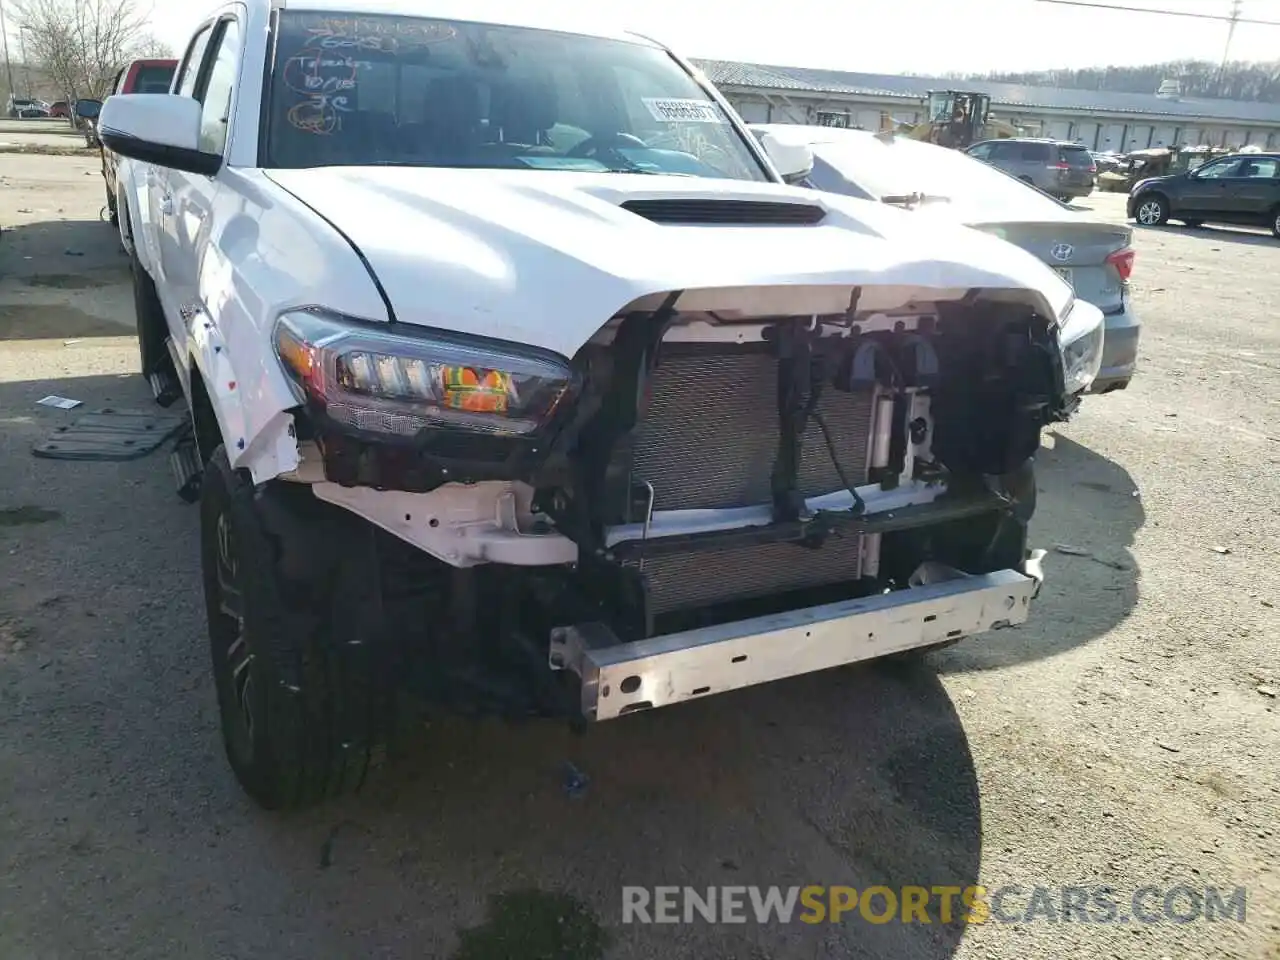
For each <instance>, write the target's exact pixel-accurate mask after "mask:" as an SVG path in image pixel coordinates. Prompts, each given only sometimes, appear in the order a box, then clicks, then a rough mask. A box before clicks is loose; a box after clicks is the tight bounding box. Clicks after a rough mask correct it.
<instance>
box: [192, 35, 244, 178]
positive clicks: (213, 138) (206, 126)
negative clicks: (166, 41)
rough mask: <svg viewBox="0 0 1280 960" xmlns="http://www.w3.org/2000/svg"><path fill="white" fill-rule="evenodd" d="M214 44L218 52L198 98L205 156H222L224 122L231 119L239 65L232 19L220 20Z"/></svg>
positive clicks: (238, 42)
mask: <svg viewBox="0 0 1280 960" xmlns="http://www.w3.org/2000/svg"><path fill="white" fill-rule="evenodd" d="M217 44H218V45H217V53H216V54H215V55H214V59H213V64H212V66H210V68H209V71H208V77H207V78H206V79H205V81H204V89H203V90H202V91H201V93H200V96H199V100H200V103H201V110H200V149H201V151H203V152H204V153H216V154H221V153H222V151H223V148H224V147H225V146H226V145H227V122H228V120H229V119H230V117H231V100H232V94H233V93H234V92H235V82H236V73H237V68H238V66H239V63H240V25H239V23H237V22H236V21H235V20H224V21H222V24H221V26H220V28H219V37H218V41H217Z"/></svg>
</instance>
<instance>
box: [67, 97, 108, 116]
mask: <svg viewBox="0 0 1280 960" xmlns="http://www.w3.org/2000/svg"><path fill="white" fill-rule="evenodd" d="M71 112H72V114H74V115H75V118H76V119H77V120H97V119H98V114H99V113H101V112H102V101H101V100H90V99H83V100H77V101H76V102H75V104H74V105H73V106H72V108H71Z"/></svg>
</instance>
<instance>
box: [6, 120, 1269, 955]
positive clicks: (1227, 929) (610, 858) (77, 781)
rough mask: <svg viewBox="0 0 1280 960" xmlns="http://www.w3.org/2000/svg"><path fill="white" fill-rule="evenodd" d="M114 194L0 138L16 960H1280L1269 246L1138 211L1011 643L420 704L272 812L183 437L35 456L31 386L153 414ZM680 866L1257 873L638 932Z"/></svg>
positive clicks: (823, 875) (1138, 876)
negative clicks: (169, 462) (217, 652)
mask: <svg viewBox="0 0 1280 960" xmlns="http://www.w3.org/2000/svg"><path fill="white" fill-rule="evenodd" d="M0 139H3V137H0ZM101 203H102V186H101V180H100V178H99V177H97V176H96V167H95V164H94V163H93V162H92V161H91V160H85V159H78V158H61V157H59V158H52V157H29V156H16V155H0V226H2V227H3V233H2V234H0V424H3V428H2V429H0V584H2V585H3V586H2V587H0V809H3V811H4V815H3V816H0V957H4V958H10V957H12V958H15V960H18V958H21V960H27V958H31V960H37V958H41V960H43V958H50V960H53V958H69V957H82V956H83V957H89V956H92V957H98V958H108V957H129V958H151V957H155V958H171V957H175V956H184V957H202V958H203V957H208V958H230V957H273V958H308V960H326V958H347V957H375V956H376V957H394V958H399V957H406V958H409V957H413V958H419V957H440V958H454V960H499V958H523V957H535V956H544V957H548V958H553V960H555V958H565V960H595V958H600V957H607V958H609V960H615V958H616V960H624V958H625V960H631V958H650V957H679V958H684V957H690V958H699V960H711V958H719V957H722V958H733V960H748V958H752V960H758V958H777V960H790V958H820V957H821V958H828V957H829V958H837V957H840V958H844V957H854V958H861V957H867V958H870V957H875V958H881V957H883V958H894V960H897V958H902V960H909V958H920V960H943V958H952V957H955V958H960V960H977V958H1002V960H1005V958H1007V960H1024V958H1029V957H1036V958H1062V960H1066V958H1074V957H1080V956H1084V957H1099V958H1101V957H1115V958H1133V960H1160V958H1162V957H1168V958H1171V960H1172V958H1248V960H1261V958H1272V960H1274V958H1278V957H1280V909H1278V908H1280V874H1278V873H1277V864H1278V863H1280V762H1277V760H1278V758H1280V717H1278V716H1277V699H1276V691H1277V688H1278V687H1280V666H1278V665H1277V657H1276V651H1277V649H1278V648H1277V635H1278V634H1280V618H1278V617H1277V610H1276V605H1277V604H1280V521H1278V520H1277V505H1278V504H1280V469H1277V467H1278V465H1280V427H1277V419H1278V418H1280V326H1278V325H1277V323H1276V313H1275V311H1276V305H1277V304H1280V243H1277V242H1276V241H1273V240H1271V239H1270V238H1268V237H1264V236H1262V235H1261V234H1252V233H1246V232H1240V231H1232V230H1225V229H1221V230H1217V229H1203V230H1196V231H1192V230H1189V229H1185V228H1178V227H1171V228H1168V229H1159V230H1140V231H1138V233H1137V236H1136V241H1135V245H1136V247H1137V251H1138V254H1137V266H1136V271H1135V274H1134V287H1135V291H1136V302H1137V306H1138V309H1139V310H1140V312H1141V316H1142V318H1143V321H1144V323H1145V324H1146V327H1145V329H1144V334H1143V336H1144V339H1143V347H1142V351H1141V364H1142V367H1141V371H1140V374H1139V376H1138V377H1137V379H1136V380H1135V382H1134V384H1133V386H1132V387H1131V388H1130V389H1129V390H1128V391H1126V392H1123V393H1118V394H1112V395H1108V396H1105V397H1096V398H1090V399H1089V400H1088V401H1087V402H1086V404H1085V407H1084V409H1083V410H1082V412H1081V413H1080V415H1079V416H1078V417H1077V418H1076V419H1075V420H1074V421H1073V422H1072V423H1071V424H1069V425H1066V426H1064V427H1062V428H1061V429H1056V430H1054V431H1052V433H1051V434H1050V435H1049V437H1048V440H1047V442H1046V449H1045V450H1044V452H1043V456H1042V458H1041V463H1040V466H1039V483H1040V487H1041V492H1040V513H1039V514H1038V516H1037V519H1036V522H1035V525H1034V533H1035V538H1036V540H1037V541H1038V542H1039V544H1040V545H1042V546H1045V547H1047V548H1049V549H1050V551H1051V552H1050V554H1049V557H1048V560H1047V572H1048V578H1049V579H1048V584H1047V586H1046V590H1045V593H1044V595H1043V597H1042V599H1041V600H1040V602H1039V605H1038V607H1037V609H1036V610H1035V611H1034V616H1033V621H1032V623H1030V624H1029V625H1027V626H1025V627H1023V628H1021V629H1018V630H1013V631H1003V632H1000V633H996V634H993V635H991V636H990V637H984V638H979V639H975V640H971V641H967V642H965V643H963V644H961V645H960V646H958V647H955V648H953V649H951V650H948V651H945V652H943V653H940V654H937V655H935V656H933V657H932V658H931V660H930V662H929V666H928V669H912V670H894V669H889V668H885V667H882V666H871V667H865V668H858V669H847V670H839V671H833V672H830V673H826V674H822V675H818V676H810V677H803V678H799V679H796V680H793V681H786V682H780V683H776V684H772V685H768V686H765V687H762V688H757V689H753V690H747V691H743V692H740V693H736V694H728V695H722V696H719V697H715V698H712V699H709V700H706V701H700V702H696V703H692V704H689V705H686V706H681V707H676V708H671V709H668V710H662V711H658V712H656V713H653V714H642V715H639V716H635V717H630V718H626V719H623V720H620V721H616V722H612V723H609V724H604V725H601V726H600V727H597V728H594V729H592V730H591V731H590V732H589V733H588V734H587V735H586V736H584V737H575V736H573V735H571V734H570V733H569V732H568V731H566V730H564V729H562V728H561V727H559V726H555V725H531V726H525V727H506V726H502V725H497V724H492V725H491V724H480V725H476V724H472V723H468V722H463V721H457V720H440V721H436V722H434V723H432V724H431V725H430V726H428V727H426V728H425V729H423V730H422V731H421V734H420V736H416V737H414V738H412V742H410V743H408V744H406V745H405V747H404V748H403V754H404V755H403V756H400V757H398V758H397V759H396V761H395V762H394V763H393V764H392V765H390V766H389V768H387V769H385V770H383V771H381V772H380V773H379V775H378V776H377V777H376V778H375V779H374V781H373V782H372V784H371V785H370V786H369V788H368V789H366V791H365V792H364V793H363V794H362V795H360V796H358V797H355V798H353V799H350V800H346V801H342V802H340V803H334V804H331V805H328V806H326V807H323V808H321V809H319V810H316V811H313V812H310V813H307V814H305V815H300V816H292V817H278V816H270V815H267V814H264V813H261V812H259V811H257V810H256V809H255V808H254V807H252V806H251V805H250V803H249V802H248V801H247V800H246V798H245V797H244V796H243V794H242V793H241V792H240V791H239V789H238V788H237V786H236V785H235V783H234V782H233V780H232V776H231V773H230V771H229V768H228V767H227V764H226V762H225V759H224V757H223V755H222V749H221V744H220V741H219V737H218V732H217V723H216V708H215V703H214V696H213V688H212V683H211V679H210V670H209V663H208V654H207V648H206V642H205V638H204V622H203V613H202V609H201V596H200V586H199V578H198V572H197V542H196V524H197V518H196V513H195V511H194V509H193V508H191V507H188V506H184V505H183V504H182V503H181V502H180V501H179V500H178V499H177V498H176V496H175V495H174V493H173V490H172V484H171V480H170V476H169V472H168V469H167V466H166V464H165V462H164V457H163V455H162V454H157V455H153V456H151V457H149V458H147V459H143V460H139V461H136V462H132V463H123V464H102V463H83V464H80V463H65V462H55V461H48V460H40V459H36V458H34V457H33V456H32V455H31V452H30V450H31V446H32V444H33V443H34V442H36V441H37V440H38V439H39V438H41V437H42V436H44V435H45V434H46V433H47V432H48V431H49V430H50V429H52V428H53V427H54V426H55V425H57V424H58V423H61V422H64V421H66V420H67V419H70V418H73V417H74V416H75V412H74V411H73V412H70V413H63V412H60V411H57V410H51V409H48V408H46V407H41V406H37V405H36V403H35V401H36V400H38V399H40V398H41V397H43V396H46V395H48V394H58V395H61V396H65V397H71V398H74V399H79V400H82V401H84V402H85V403H86V405H90V406H91V405H95V404H103V403H108V402H109V403H111V404H116V405H127V406H138V407H143V408H145V407H147V405H148V399H149V395H148V394H147V392H146V390H145V388H144V385H143V383H142V381H141V379H140V378H139V377H138V376H137V375H136V372H135V371H136V368H137V367H136V365H137V355H136V350H135V347H134V344H133V341H132V339H131V328H132V323H133V315H132V307H131V303H130V300H129V287H128V282H127V281H128V277H127V271H126V269H125V267H126V261H125V258H124V257H123V255H122V254H121V253H120V252H119V250H118V245H117V243H116V240H115V236H114V234H113V231H112V228H111V227H110V226H109V225H108V224H105V223H102V222H101V221H100V220H99V215H98V214H99V208H100V206H101ZM1082 205H1083V206H1088V207H1093V208H1096V209H1097V210H1099V211H1100V212H1102V213H1104V214H1105V215H1107V216H1109V217H1113V218H1116V219H1119V218H1121V217H1122V216H1123V208H1122V203H1121V198H1118V197H1115V196H1101V197H1094V198H1090V199H1089V200H1086V201H1084V202H1083V204H1082ZM1055 545H1067V546H1070V547H1074V548H1079V549H1078V550H1073V551H1072V552H1068V553H1063V552H1058V551H1055V550H1054V549H1053V548H1054V546H1055ZM1081 551H1084V552H1087V555H1079V553H1080V552H1081ZM566 762H570V763H572V764H573V765H574V767H575V768H576V769H577V770H579V771H581V772H583V773H585V774H586V775H587V776H588V777H589V778H590V780H589V783H587V785H586V788H585V790H582V791H574V790H568V789H566V767H565V764H566ZM660 884H661V885H683V884H690V885H695V886H699V887H706V886H708V885H717V886H719V885H730V884H735V885H751V884H759V885H772V884H777V885H782V886H789V885H792V884H798V885H805V884H825V885H833V884H847V885H851V886H854V887H857V888H859V889H861V888H864V887H866V886H868V885H872V884H887V885H889V886H891V887H900V886H902V885H923V886H933V885H954V886H958V887H965V886H969V885H973V884H982V885H985V886H987V887H988V888H997V887H1001V886H1004V885H1011V884H1016V885H1019V886H1021V887H1022V888H1024V889H1026V890H1030V888H1032V887H1035V886H1037V885H1041V886H1046V887H1052V888H1061V887H1062V886H1064V885H1083V886H1087V887H1094V886H1100V885H1106V886H1109V887H1111V888H1113V889H1114V890H1115V891H1116V895H1117V897H1118V899H1119V900H1120V901H1121V902H1122V904H1123V903H1127V901H1128V898H1129V897H1131V896H1132V895H1133V893H1134V892H1135V891H1136V890H1138V889H1139V888H1142V887H1145V886H1154V887H1157V888H1159V889H1160V890H1161V891H1167V890H1171V889H1173V888H1176V887H1178V886H1190V887H1193V888H1195V889H1197V890H1201V891H1203V890H1204V889H1205V888H1207V887H1218V888H1225V889H1226V891H1228V892H1229V891H1232V890H1234V889H1235V888H1236V887H1241V886H1243V887H1245V888H1246V889H1247V912H1246V917H1245V920H1244V922H1243V923H1241V922H1236V921H1234V920H1228V921H1221V920H1220V921H1217V922H1208V921H1205V920H1193V921H1192V922H1187V923H1177V922H1172V921H1171V920H1164V921H1162V922H1156V923H1138V922H1130V923H1123V922H1118V921H1117V922H1112V923H1081V922H1067V921H1065V920H1063V919H1061V918H1060V917H1059V916H1056V915H1055V916H1053V917H1050V916H1046V915H1045V914H1043V913H1040V914H1038V915H1033V916H1031V917H1029V918H1026V917H1024V918H1023V919H1022V920H1021V921H1019V922H1010V923H1006V922H997V921H996V920H992V921H991V922H987V923H983V924H973V925H970V926H969V927H968V928H967V929H963V928H961V927H960V926H959V925H956V924H951V925H939V924H931V925H922V924H918V923H917V924H908V925H903V924H899V923H887V924H872V923H868V922H865V921H864V920H862V919H860V918H858V917H857V916H854V917H853V919H849V918H846V919H845V922H842V923H840V924H834V925H833V924H820V925H812V926H811V925H806V924H802V923H791V924H785V925H783V924H776V923H774V924H763V925H761V924H757V923H755V922H754V921H753V922H750V923H746V924H740V925H719V926H712V925H709V924H706V923H702V922H695V923H691V924H676V925H665V926H640V925H634V924H623V923H622V922H621V903H622V894H621V888H622V887H623V886H624V885H647V886H653V885H660ZM1157 902H1158V901H1157ZM1010 903H1011V904H1012V905H1011V906H1010V907H1007V908H1006V910H1007V913H1006V915H1008V912H1012V913H1015V914H1016V913H1018V912H1019V911H1021V910H1023V909H1024V908H1025V904H1026V900H1025V899H1024V900H1022V901H1018V900H1011V901H1010Z"/></svg>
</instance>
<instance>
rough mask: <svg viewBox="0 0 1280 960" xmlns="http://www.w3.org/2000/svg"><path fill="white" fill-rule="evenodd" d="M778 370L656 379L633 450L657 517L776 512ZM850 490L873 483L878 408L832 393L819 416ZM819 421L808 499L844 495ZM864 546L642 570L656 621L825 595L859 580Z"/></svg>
mask: <svg viewBox="0 0 1280 960" xmlns="http://www.w3.org/2000/svg"><path fill="white" fill-rule="evenodd" d="M777 377H778V373H777V360H776V359H775V358H773V357H771V356H769V355H768V354H766V353H763V352H759V351H755V350H750V349H747V350H744V349H738V350H736V351H734V352H731V353H730V352H725V353H716V354H709V353H705V352H698V353H689V352H682V353H673V354H667V355H666V356H664V357H663V359H662V362H661V363H660V364H659V365H658V367H657V369H656V370H655V371H654V376H653V378H652V382H651V389H652V394H651V397H650V400H649V403H648V407H647V409H646V412H645V415H644V418H643V420H642V421H641V422H640V423H639V424H638V425H637V427H636V430H635V433H634V439H633V443H632V449H631V466H632V470H631V473H632V477H633V478H634V479H635V480H637V481H647V482H649V483H651V484H653V488H654V509H655V510H685V509H699V508H701V509H717V508H727V507H741V506H750V505H753V504H762V503H769V502H771V500H772V494H771V491H770V474H771V473H772V470H773V461H774V458H775V457H776V455H777V449H778V412H777V382H778V380H777ZM818 410H819V412H820V413H821V414H822V416H823V419H824V420H825V421H826V424H827V426H828V428H829V429H830V431H831V437H832V440H833V441H834V443H835V447H836V450H837V452H838V453H839V456H840V465H841V467H842V468H843V469H844V472H845V475H846V476H847V477H848V479H849V482H850V483H853V484H860V483H864V482H866V476H867V465H868V450H869V443H870V436H871V411H872V398H871V396H870V395H868V394H851V393H845V392H843V391H839V390H835V389H833V388H831V387H828V388H827V389H826V390H825V391H824V393H823V396H822V398H821V401H820V403H819V406H818ZM843 487H844V484H843V482H842V481H841V479H840V476H839V473H838V472H837V470H836V467H835V464H833V463H832V460H831V455H830V453H829V452H828V450H827V447H826V444H825V443H824V441H823V438H822V433H821V431H820V430H819V428H818V425H817V423H816V421H811V422H810V424H809V426H808V429H807V430H806V432H805V437H804V444H803V447H802V456H801V467H800V490H801V492H802V493H803V494H804V496H806V497H812V496H817V495H820V494H824V493H831V492H832V491H835V490H840V489H843ZM861 541H862V538H860V537H845V538H835V537H833V538H831V539H829V540H828V541H827V542H826V544H824V545H823V547H821V548H819V549H816V550H814V549H808V548H804V547H798V546H795V545H794V544H766V545H762V546H751V547H741V548H734V549H732V550H723V551H715V552H710V553H698V554H689V555H676V556H666V557H655V558H653V559H651V560H649V561H648V562H647V563H646V564H645V571H644V572H645V574H646V576H647V577H648V578H649V586H650V598H651V602H652V604H653V608H654V611H655V612H656V613H664V612H668V611H671V610H678V609H687V608H690V607H697V606H703V605H707V604H712V603H722V602H725V601H731V600H737V599H746V598H749V597H758V596H763V595H768V594H772V593H779V592H782V591H786V590H794V589H800V588H804V587H811V586H825V585H829V584H833V583H838V582H842V581H845V580H853V579H856V578H858V577H859V576H861V575H862V557H863V545H862V542H861Z"/></svg>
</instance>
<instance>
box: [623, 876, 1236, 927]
mask: <svg viewBox="0 0 1280 960" xmlns="http://www.w3.org/2000/svg"><path fill="white" fill-rule="evenodd" d="M1245 900H1246V891H1245V888H1244V887H1234V888H1226V887H1212V886H1206V887H1192V886H1173V887H1159V886H1143V887H1137V888H1135V889H1132V890H1128V891H1124V890H1118V889H1116V888H1115V887H1110V886H1062V887H1048V886H1020V885H1018V884H1006V885H1004V886H1000V887H981V886H968V887H959V886H955V887H949V886H932V887H917V886H906V887H900V888H890V887H884V886H872V887H865V888H861V889H859V888H856V887H842V886H832V887H824V886H816V885H811V886H805V887H755V886H727V887H623V888H622V922H623V923H750V922H752V921H754V922H755V923H758V924H772V923H795V922H800V923H809V924H817V923H847V922H857V921H862V922H866V923H921V924H928V923H940V924H950V923H963V924H968V923H991V922H996V923H1139V924H1143V923H1145V924H1154V923H1195V922H1198V921H1199V922H1202V921H1208V922H1221V921H1234V922H1237V923H1243V922H1244V919H1245Z"/></svg>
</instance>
